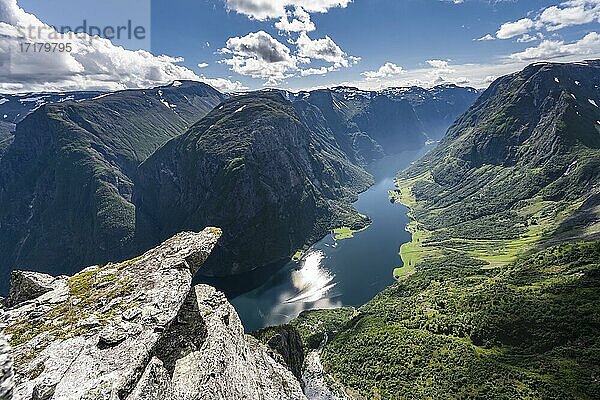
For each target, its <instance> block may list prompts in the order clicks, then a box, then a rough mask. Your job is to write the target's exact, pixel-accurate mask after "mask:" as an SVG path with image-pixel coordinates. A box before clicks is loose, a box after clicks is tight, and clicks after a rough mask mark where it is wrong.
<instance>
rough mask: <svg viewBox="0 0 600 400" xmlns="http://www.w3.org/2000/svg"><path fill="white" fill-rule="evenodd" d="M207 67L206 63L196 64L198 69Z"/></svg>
mask: <svg viewBox="0 0 600 400" xmlns="http://www.w3.org/2000/svg"><path fill="white" fill-rule="evenodd" d="M206 67H208V63H200V64H198V68H206Z"/></svg>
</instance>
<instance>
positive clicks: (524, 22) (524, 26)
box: [496, 18, 535, 39]
mask: <svg viewBox="0 0 600 400" xmlns="http://www.w3.org/2000/svg"><path fill="white" fill-rule="evenodd" d="M534 26H535V24H534V22H533V20H531V19H529V18H522V19H520V20H518V21H515V22H507V23H504V24H502V25H501V26H500V29H498V32H496V37H497V38H498V39H510V38H513V37H515V36H520V35H523V34H524V33H527V32H529V30H530V29H531V28H533V27H534Z"/></svg>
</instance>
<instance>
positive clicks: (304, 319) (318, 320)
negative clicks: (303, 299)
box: [290, 307, 356, 350]
mask: <svg viewBox="0 0 600 400" xmlns="http://www.w3.org/2000/svg"><path fill="white" fill-rule="evenodd" d="M355 314H356V310H355V309H354V308H352V307H345V308H337V309H332V310H310V311H303V312H302V313H301V314H300V315H299V316H298V318H296V319H294V320H293V321H291V322H290V325H291V326H293V327H294V328H296V329H297V330H298V332H299V333H300V337H301V338H302V342H303V343H304V345H305V347H306V350H309V349H316V348H318V347H319V345H321V343H322V342H323V339H324V338H325V335H327V336H328V337H332V336H333V335H335V333H337V332H338V331H339V330H340V329H341V328H342V327H343V326H344V324H345V323H346V322H348V321H349V320H350V319H351V318H352V317H353V316H354V315H355Z"/></svg>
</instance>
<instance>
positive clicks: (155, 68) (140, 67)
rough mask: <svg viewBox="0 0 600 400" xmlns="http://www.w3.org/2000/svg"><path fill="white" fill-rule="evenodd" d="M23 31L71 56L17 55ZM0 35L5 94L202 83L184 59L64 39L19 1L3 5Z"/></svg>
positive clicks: (83, 36)
mask: <svg viewBox="0 0 600 400" xmlns="http://www.w3.org/2000/svg"><path fill="white" fill-rule="evenodd" d="M23 27H40V29H42V30H43V32H44V35H42V36H41V37H36V41H37V42H48V41H51V42H58V43H64V44H67V43H68V44H69V45H70V46H71V51H70V52H68V51H65V52H37V53H36V52H23V51H16V49H17V48H18V46H19V44H20V43H23V42H24V41H26V38H25V37H24V34H23ZM36 31H37V29H36ZM0 33H1V35H0V49H1V51H0V53H1V54H2V55H0V58H1V60H0V63H2V68H0V81H1V82H2V83H0V90H3V91H11V92H17V91H40V90H53V91H58V90H84V89H102V90H118V89H125V88H145V87H151V86H156V85H159V84H166V83H170V82H172V81H174V80H178V79H189V80H203V78H202V77H199V76H197V75H196V74H195V73H194V72H193V71H191V70H190V69H188V68H186V67H185V66H182V65H180V64H181V62H182V61H183V59H182V58H177V57H169V56H165V55H159V56H156V55H153V54H151V53H150V52H148V51H145V50H137V51H131V50H126V49H124V48H122V47H119V46H115V45H113V44H112V42H111V41H110V40H108V39H103V38H100V37H96V36H95V37H93V38H91V37H90V36H88V35H87V34H85V33H82V34H77V35H74V34H71V33H65V34H60V33H58V32H56V31H55V30H54V28H52V27H50V26H48V25H46V24H44V23H43V22H42V21H40V20H39V19H38V18H37V17H36V16H34V15H32V14H29V13H27V12H25V11H24V10H23V9H22V8H20V7H19V6H18V4H17V1H16V0H2V1H1V2H0ZM204 80H206V79H204ZM222 88H223V86H221V89H222Z"/></svg>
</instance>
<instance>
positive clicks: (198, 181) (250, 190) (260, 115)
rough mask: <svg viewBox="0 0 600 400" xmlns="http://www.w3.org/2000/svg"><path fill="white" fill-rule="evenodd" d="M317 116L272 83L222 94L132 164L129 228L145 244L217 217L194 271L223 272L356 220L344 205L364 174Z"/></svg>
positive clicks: (248, 266)
mask: <svg viewBox="0 0 600 400" xmlns="http://www.w3.org/2000/svg"><path fill="white" fill-rule="evenodd" d="M309 120H310V121H316V122H317V125H316V126H318V127H320V129H316V128H315V130H313V129H312V128H311V127H309V125H307V123H306V122H307V121H309ZM324 124H325V122H324V120H323V117H322V115H321V113H320V111H319V110H318V109H316V108H315V107H312V106H310V105H304V106H302V107H300V108H295V107H294V106H293V105H292V103H290V102H289V101H287V100H286V99H284V97H283V96H281V95H280V94H279V93H277V92H259V93H252V94H247V95H242V96H236V97H234V98H232V99H230V100H228V101H226V102H224V103H223V104H221V105H220V106H219V107H218V108H216V109H215V110H213V111H212V112H211V113H209V114H208V115H207V116H206V117H205V118H203V119H202V120H200V121H199V122H198V123H196V124H195V125H194V126H193V127H192V128H190V129H189V130H188V131H187V132H186V133H185V134H183V135H181V136H179V137H177V138H175V139H173V140H171V141H169V142H168V143H167V144H165V145H164V146H162V147H161V148H160V149H158V150H157V151H156V152H155V153H154V154H153V155H152V156H151V157H150V158H148V159H147V160H146V161H144V162H143V163H142V164H141V166H140V168H139V172H138V179H137V181H136V184H135V193H134V202H135V204H136V206H137V215H136V217H137V227H136V230H137V235H138V237H139V238H141V240H142V241H143V243H144V245H145V246H146V247H147V246H151V245H153V244H154V243H155V242H157V241H160V240H163V239H164V238H166V237H169V236H170V235H172V234H173V233H174V232H178V231H181V230H187V229H198V227H201V226H206V225H207V224H208V225H214V226H219V227H221V228H223V231H224V235H223V238H222V239H221V241H220V242H219V245H218V246H217V248H216V249H215V251H214V252H213V255H212V256H211V258H210V260H209V261H208V262H207V264H206V265H205V267H204V268H203V270H202V272H203V273H204V274H207V275H217V276H223V275H231V274H235V273H240V272H244V271H248V270H252V269H255V268H257V267H260V266H263V265H266V264H269V263H273V262H276V261H279V260H282V259H285V258H289V257H290V256H291V255H292V254H293V253H294V252H296V251H297V250H298V249H300V248H302V247H303V246H304V245H306V244H308V243H311V242H312V241H314V240H317V239H319V238H320V237H322V236H323V235H325V234H327V233H328V232H329V231H330V229H332V228H335V227H339V226H342V225H348V226H351V227H355V228H357V227H362V226H364V225H365V224H366V223H367V221H366V220H365V217H362V216H359V215H358V213H357V212H356V210H354V208H353V207H352V205H351V204H352V202H353V201H354V200H355V199H356V195H357V193H358V192H360V191H362V190H365V189H366V188H368V186H369V185H370V184H371V183H372V178H371V177H370V176H369V175H368V174H367V173H366V172H364V171H363V170H362V169H360V168H359V167H356V166H355V165H353V164H352V163H351V162H350V161H349V160H348V158H347V157H346V155H345V154H344V153H343V152H342V151H341V150H340V149H339V148H338V147H337V145H336V143H335V138H334V136H333V133H331V132H330V131H327V130H326V129H325V128H324Z"/></svg>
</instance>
